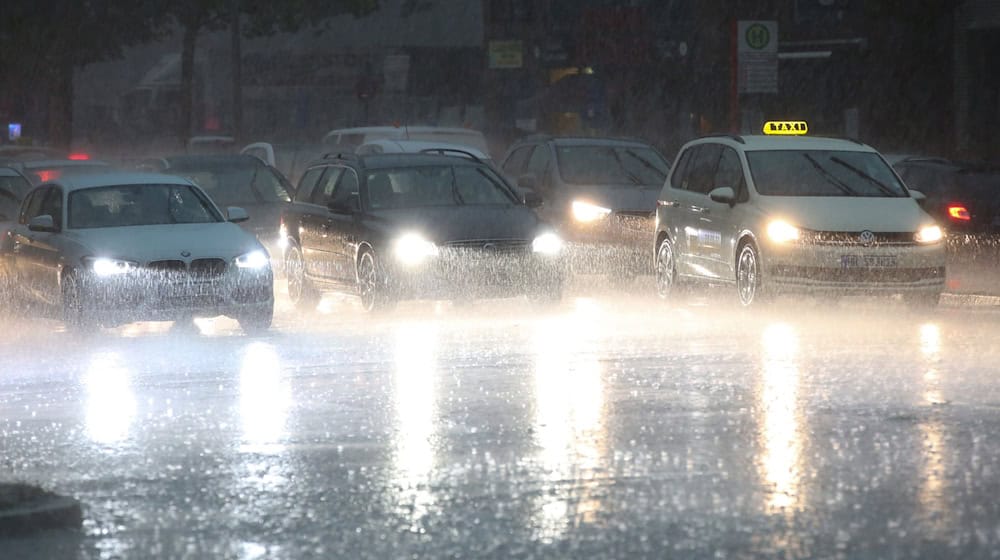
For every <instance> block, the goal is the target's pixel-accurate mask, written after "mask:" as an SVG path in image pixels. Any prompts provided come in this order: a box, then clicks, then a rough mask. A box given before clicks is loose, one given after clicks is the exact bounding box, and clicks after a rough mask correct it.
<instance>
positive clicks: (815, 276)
mask: <svg viewBox="0 0 1000 560" xmlns="http://www.w3.org/2000/svg"><path fill="white" fill-rule="evenodd" d="M771 274H772V275H774V276H775V277H778V278H782V279H801V280H813V281H817V282H836V283H844V284H851V283H872V282H875V283H910V282H919V281H921V280H936V279H942V278H944V275H945V269H944V267H943V266H942V267H926V268H826V267H819V266H775V267H773V268H772V269H771Z"/></svg>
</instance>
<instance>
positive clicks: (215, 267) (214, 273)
mask: <svg viewBox="0 0 1000 560" xmlns="http://www.w3.org/2000/svg"><path fill="white" fill-rule="evenodd" d="M188 270H189V271H190V272H191V275H192V276H199V277H202V278H215V277H218V276H222V275H223V274H225V273H226V261H224V260H222V259H195V260H193V261H191V266H189V267H188Z"/></svg>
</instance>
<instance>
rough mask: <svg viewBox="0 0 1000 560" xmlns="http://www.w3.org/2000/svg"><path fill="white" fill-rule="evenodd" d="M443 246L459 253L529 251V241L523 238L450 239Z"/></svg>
mask: <svg viewBox="0 0 1000 560" xmlns="http://www.w3.org/2000/svg"><path fill="white" fill-rule="evenodd" d="M444 247H445V248H447V249H451V250H454V251H455V252H459V253H477V254H483V255H509V254H515V253H523V252H526V251H530V250H531V242H530V241H527V240H524V239H469V240H463V241H451V242H448V243H445V244H444Z"/></svg>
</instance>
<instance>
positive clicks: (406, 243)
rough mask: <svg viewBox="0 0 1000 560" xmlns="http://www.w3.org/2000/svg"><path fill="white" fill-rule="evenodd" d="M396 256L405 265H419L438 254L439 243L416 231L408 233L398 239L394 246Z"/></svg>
mask: <svg viewBox="0 0 1000 560" xmlns="http://www.w3.org/2000/svg"><path fill="white" fill-rule="evenodd" d="M393 251H394V252H395V254H396V258H397V259H399V261H400V262H402V263H403V264H405V265H411V266H412V265H417V264H420V263H422V262H424V260H426V259H427V258H429V257H436V256H437V255H438V248H437V245H435V244H433V243H431V242H430V241H427V240H426V239H424V238H423V236H421V235H418V234H416V233H407V234H405V235H403V236H402V237H400V238H399V239H397V240H396V244H395V245H394V247H393Z"/></svg>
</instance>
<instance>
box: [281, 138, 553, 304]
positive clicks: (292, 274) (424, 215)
mask: <svg viewBox="0 0 1000 560" xmlns="http://www.w3.org/2000/svg"><path fill="white" fill-rule="evenodd" d="M282 231H283V232H285V233H286V234H287V236H288V237H287V249H286V252H285V270H286V276H287V281H288V292H289V297H290V299H291V300H292V302H293V303H295V304H296V306H298V307H300V308H308V307H309V306H312V305H314V304H315V301H316V297H317V296H318V295H319V293H320V292H323V291H340V292H348V293H356V294H358V295H360V297H361V303H362V306H363V307H364V308H365V309H366V310H369V311H371V310H376V309H380V308H387V307H391V306H392V305H393V304H394V303H395V302H396V301H398V300H402V299H455V300H468V299H474V298H476V299H478V298H491V297H513V296H518V295H528V296H529V297H537V298H539V299H543V300H557V299H559V298H560V297H561V295H562V287H563V270H564V266H563V262H562V259H561V252H562V241H561V240H560V238H559V237H558V236H557V235H556V233H555V232H554V231H553V230H552V229H551V228H549V227H548V226H547V225H546V224H545V223H544V222H543V221H542V220H541V219H539V217H538V216H537V215H536V214H535V212H534V211H533V210H532V209H531V208H530V207H528V206H527V205H526V204H525V202H524V200H523V199H522V198H521V196H520V195H519V194H518V193H517V192H516V191H515V189H514V188H512V187H511V186H510V185H509V184H508V183H507V182H506V181H504V179H503V178H502V177H501V176H500V175H498V174H497V173H496V172H495V171H494V170H493V169H492V168H491V167H490V166H489V165H487V164H485V163H482V162H479V161H476V160H473V159H469V158H464V157H450V156H441V155H427V154H385V155H364V156H357V155H342V156H330V157H327V158H324V159H323V160H320V161H318V162H316V163H314V164H313V165H312V166H310V167H309V169H308V170H307V171H306V173H305V174H304V175H303V177H302V180H301V182H300V183H299V186H298V188H297V189H296V194H295V202H294V203H293V204H292V205H291V207H289V209H288V210H287V211H286V212H285V214H284V215H283V216H282Z"/></svg>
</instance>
